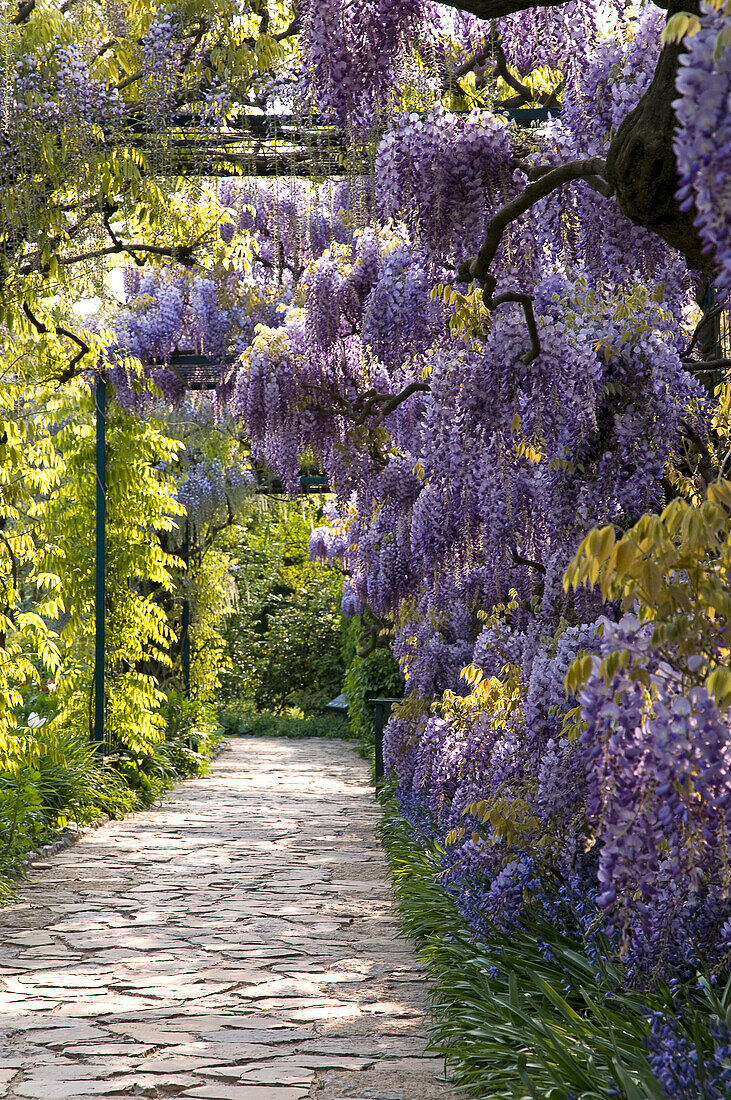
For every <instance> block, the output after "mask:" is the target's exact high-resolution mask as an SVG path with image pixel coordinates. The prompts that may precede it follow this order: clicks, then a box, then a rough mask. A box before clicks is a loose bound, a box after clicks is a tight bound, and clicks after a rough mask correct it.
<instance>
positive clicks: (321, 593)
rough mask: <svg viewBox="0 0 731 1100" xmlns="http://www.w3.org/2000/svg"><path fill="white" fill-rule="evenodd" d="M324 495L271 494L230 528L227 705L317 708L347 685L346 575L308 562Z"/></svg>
mask: <svg viewBox="0 0 731 1100" xmlns="http://www.w3.org/2000/svg"><path fill="white" fill-rule="evenodd" d="M320 508H321V501H320V500H319V499H309V498H303V499H301V500H298V501H297V502H296V503H292V502H283V501H278V500H269V501H267V502H262V503H261V504H260V506H259V508H258V509H256V508H252V509H251V511H250V513H249V514H248V516H247V517H246V520H245V521H243V522H242V523H241V524H240V525H239V526H238V527H236V528H234V529H233V530H232V531H231V532H230V533H229V535H228V541H229V547H230V549H231V552H232V553H233V554H234V556H235V557H236V558H237V561H238V565H237V572H236V583H237V588H238V608H237V609H236V610H235V611H234V612H233V613H232V614H231V615H230V616H229V618H228V620H227V625H226V628H225V636H226V640H227V643H228V649H229V656H230V661H231V666H232V667H231V668H230V669H229V671H227V672H225V673H224V674H223V676H222V700H223V702H224V704H228V703H230V702H233V701H236V700H242V701H246V702H248V703H250V704H251V706H253V707H254V708H255V709H257V710H272V711H275V712H281V711H283V710H285V709H286V708H287V707H291V706H297V707H299V708H300V709H301V710H303V711H305V712H307V713H315V712H317V711H319V710H321V708H322V707H323V706H324V704H325V703H326V702H328V700H329V699H331V698H332V697H333V695H337V694H338V692H340V690H341V687H342V679H343V672H344V668H343V660H342V655H341V650H340V614H339V604H340V592H341V577H340V574H339V573H338V571H337V570H335V569H328V568H323V567H322V566H320V565H317V564H316V563H314V562H311V561H310V557H309V551H308V541H309V536H310V532H311V530H312V527H313V526H314V525H315V524H316V523H317V522H318V521H319V518H320Z"/></svg>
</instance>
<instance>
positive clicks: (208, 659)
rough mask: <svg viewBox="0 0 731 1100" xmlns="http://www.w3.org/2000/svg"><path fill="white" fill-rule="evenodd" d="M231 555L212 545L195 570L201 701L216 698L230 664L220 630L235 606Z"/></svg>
mask: <svg viewBox="0 0 731 1100" xmlns="http://www.w3.org/2000/svg"><path fill="white" fill-rule="evenodd" d="M230 565H231V557H230V555H229V554H227V553H226V552H225V551H224V550H220V549H218V547H217V546H212V547H209V549H208V550H206V552H205V554H203V556H202V557H201V559H200V562H199V563H198V564H196V565H195V567H194V568H193V569H192V571H191V576H190V579H189V581H188V584H187V587H188V591H189V592H190V631H191V648H190V688H191V695H192V697H193V698H194V699H195V700H197V701H199V702H209V701H210V700H212V699H213V697H214V694H215V692H216V689H217V688H219V687H220V686H221V681H220V676H221V673H222V672H223V671H224V670H225V669H227V668H229V667H230V664H231V662H230V660H229V659H228V657H227V646H226V641H225V639H224V638H223V636H222V635H221V633H220V628H221V626H222V623H223V620H224V618H225V616H226V613H227V612H229V611H231V609H232V608H233V606H234V593H235V589H234V582H233V578H232V577H231V574H230V572H229V567H230Z"/></svg>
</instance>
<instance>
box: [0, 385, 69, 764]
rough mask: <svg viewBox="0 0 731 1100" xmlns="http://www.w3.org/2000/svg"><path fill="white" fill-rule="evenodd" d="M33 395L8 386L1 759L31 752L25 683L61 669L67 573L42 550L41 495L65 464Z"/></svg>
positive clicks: (1, 399) (0, 604)
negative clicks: (19, 725)
mask: <svg viewBox="0 0 731 1100" xmlns="http://www.w3.org/2000/svg"><path fill="white" fill-rule="evenodd" d="M28 397H29V394H28V392H27V391H26V390H25V389H24V387H23V386H22V385H21V384H4V385H2V386H0V763H2V762H3V761H5V760H7V759H10V758H11V757H13V756H14V754H15V752H16V751H17V750H18V749H20V750H23V751H24V739H23V737H22V736H20V737H15V736H14V735H13V730H14V729H15V727H16V719H15V713H14V712H15V710H16V709H17V707H18V706H19V705H20V703H21V702H22V697H21V695H20V692H19V690H18V688H19V686H20V684H21V683H23V682H26V681H36V682H38V681H39V680H40V677H41V675H42V674H43V673H45V674H46V675H49V674H53V673H55V671H56V669H57V667H58V660H59V657H58V649H57V646H56V638H55V634H54V632H53V631H52V630H51V629H50V628H49V626H48V621H49V620H53V619H55V618H57V616H58V614H59V612H60V611H61V610H62V608H63V604H62V598H61V591H60V588H61V585H60V580H59V578H58V576H57V575H56V574H55V572H54V571H53V570H51V569H49V568H47V567H46V566H45V565H44V564H43V562H42V560H41V556H40V555H39V552H38V540H39V522H40V517H41V514H42V504H40V503H39V501H42V499H43V497H44V496H46V495H47V494H48V493H50V492H52V491H53V490H54V489H55V487H56V486H57V484H58V477H59V468H60V464H59V460H58V456H57V454H56V451H55V448H54V446H53V442H52V440H51V438H50V435H49V432H48V430H47V429H46V427H45V426H44V425H43V424H42V423H39V422H38V420H37V418H36V417H35V416H34V409H33V404H32V400H28ZM24 597H31V598H30V599H24Z"/></svg>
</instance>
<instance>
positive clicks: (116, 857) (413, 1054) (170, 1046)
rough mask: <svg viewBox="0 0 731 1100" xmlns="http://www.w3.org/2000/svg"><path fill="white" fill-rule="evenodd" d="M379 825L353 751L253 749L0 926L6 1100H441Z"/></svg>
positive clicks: (119, 826)
mask: <svg viewBox="0 0 731 1100" xmlns="http://www.w3.org/2000/svg"><path fill="white" fill-rule="evenodd" d="M377 821H378V807H377V805H376V803H375V802H374V800H373V796H372V790H371V788H370V786H369V785H368V782H367V774H366V768H365V765H364V764H363V762H362V761H361V760H359V759H358V758H357V757H356V756H355V754H354V753H353V751H352V749H351V747H350V746H349V745H347V744H345V743H343V742H334V741H323V740H306V741H286V740H281V739H264V738H257V739H248V738H247V739H242V740H234V741H233V742H231V744H230V747H229V748H228V750H227V751H226V752H224V753H223V754H222V755H221V756H220V757H219V758H218V759H217V760H216V761H215V762H214V763H213V765H212V767H211V771H210V774H209V775H208V776H207V777H205V778H204V779H197V780H193V781H191V782H187V783H184V784H182V785H181V786H179V787H178V788H177V789H176V790H175V791H174V792H173V794H172V797H171V798H170V799H169V800H168V801H166V802H164V803H163V804H162V805H160V806H158V807H155V808H153V809H150V810H148V811H145V812H143V813H139V814H135V815H133V816H132V817H129V818H127V819H126V820H124V821H117V822H110V823H109V824H107V825H104V826H103V827H102V828H100V829H98V830H96V831H95V832H91V833H88V834H87V835H86V836H84V837H83V838H82V839H81V840H80V841H79V843H78V844H77V845H75V846H74V847H73V848H69V849H67V850H66V851H64V852H61V853H58V854H56V855H54V856H52V857H50V858H48V859H47V860H42V861H38V862H36V863H35V864H34V866H33V870H32V873H31V876H30V878H29V880H28V881H27V882H26V883H24V884H23V887H22V890H21V896H20V898H19V901H18V902H17V903H15V904H13V905H11V906H9V907H7V908H5V909H3V910H0V1097H3V1098H6V1100H21V1098H23V1100H91V1098H98V1097H104V1098H106V1100H121V1098H122V1097H138V1096H146V1097H186V1098H190V1100H193V1098H199V1100H204V1098H208V1100H305V1098H315V1097H318V1098H321V1100H336V1098H343V1100H344V1098H352V1100H356V1098H357V1100H437V1098H442V1097H447V1096H448V1095H453V1093H452V1090H451V1088H450V1086H449V1084H448V1083H447V1082H446V1081H445V1079H444V1076H443V1064H442V1062H441V1061H440V1060H439V1059H436V1058H434V1057H430V1056H428V1055H427V1054H425V1050H424V1048H425V1041H426V1040H425V1034H426V1018H425V1008H426V991H425V988H424V982H423V978H422V975H421V974H420V972H419V969H418V966H417V964H416V963H415V961H414V958H413V955H412V953H411V952H410V950H409V947H408V945H407V944H406V943H405V942H404V941H403V940H402V939H400V938H397V934H396V925H395V922H394V916H393V912H392V905H391V897H390V892H389V887H388V881H387V870H386V866H385V863H384V859H383V855H382V853H381V850H380V848H379V845H378V842H377V840H376V837H375V832H374V829H375V826H376V823H377Z"/></svg>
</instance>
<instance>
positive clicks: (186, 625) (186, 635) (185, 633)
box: [181, 517, 190, 699]
mask: <svg viewBox="0 0 731 1100" xmlns="http://www.w3.org/2000/svg"><path fill="white" fill-rule="evenodd" d="M183 558H184V560H185V583H186V586H187V584H188V572H189V569H190V524H189V522H188V519H187V517H186V520H185V542H184V543H183ZM186 592H187V587H186ZM181 635H182V638H181V641H182V654H181V656H182V661H183V688H184V689H185V697H186V699H190V600H189V599H188V596H187V595H185V596H184V597H183V617H182V623H181Z"/></svg>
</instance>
